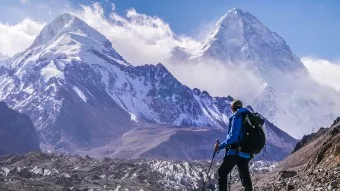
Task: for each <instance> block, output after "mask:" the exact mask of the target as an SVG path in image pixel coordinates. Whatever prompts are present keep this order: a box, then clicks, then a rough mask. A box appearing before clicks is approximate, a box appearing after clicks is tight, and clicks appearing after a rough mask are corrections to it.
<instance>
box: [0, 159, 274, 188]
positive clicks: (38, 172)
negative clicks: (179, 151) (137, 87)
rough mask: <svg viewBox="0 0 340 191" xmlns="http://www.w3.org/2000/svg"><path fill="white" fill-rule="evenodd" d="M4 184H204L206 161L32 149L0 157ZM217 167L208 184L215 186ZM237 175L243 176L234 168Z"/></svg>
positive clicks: (259, 169)
mask: <svg viewBox="0 0 340 191" xmlns="http://www.w3.org/2000/svg"><path fill="white" fill-rule="evenodd" d="M274 165H275V164H273V163H266V162H255V163H252V164H251V171H252V172H253V173H254V174H257V173H263V172H268V171H270V170H271V169H272V168H273V166H274ZM0 166H1V168H0V190H10V191H12V190H13V191H17V190H25V191H40V190H41V191H45V190H96V191H97V190H98V191H99V190H129V191H140V190H150V191H160V190H169V191H193V190H197V191H198V190H202V185H203V180H204V181H207V174H206V173H207V172H206V170H207V168H208V166H209V162H208V161H195V162H178V161H167V160H141V159H136V160H126V159H110V158H105V159H102V160H96V159H92V158H91V157H85V158H82V157H76V156H67V155H62V154H45V153H30V154H27V155H23V156H11V157H4V158H0ZM216 168H217V165H216V163H214V165H213V167H212V171H211V181H210V182H209V183H208V184H207V186H209V187H215V188H216V183H217V182H216V174H215V172H216ZM232 179H233V181H239V178H238V176H237V174H236V173H233V177H232Z"/></svg>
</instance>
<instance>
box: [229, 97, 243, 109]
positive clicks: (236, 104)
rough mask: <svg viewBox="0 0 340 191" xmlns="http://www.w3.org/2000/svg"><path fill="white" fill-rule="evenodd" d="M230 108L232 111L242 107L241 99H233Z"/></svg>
mask: <svg viewBox="0 0 340 191" xmlns="http://www.w3.org/2000/svg"><path fill="white" fill-rule="evenodd" d="M230 105H231V109H232V110H234V111H237V110H238V109H240V108H242V107H243V104H242V101H240V100H234V101H233V102H231V104H230Z"/></svg>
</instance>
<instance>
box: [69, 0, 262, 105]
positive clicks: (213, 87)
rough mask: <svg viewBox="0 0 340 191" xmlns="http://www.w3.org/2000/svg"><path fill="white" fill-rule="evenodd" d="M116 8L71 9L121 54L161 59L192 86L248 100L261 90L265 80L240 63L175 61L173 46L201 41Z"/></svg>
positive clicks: (138, 60)
mask: <svg viewBox="0 0 340 191" xmlns="http://www.w3.org/2000/svg"><path fill="white" fill-rule="evenodd" d="M114 10H115V7H114V5H112V11H111V12H110V13H109V15H110V16H109V18H106V17H105V16H104V15H105V13H104V9H103V7H102V6H101V4H100V3H94V4H92V5H90V6H85V5H82V6H81V9H80V10H71V13H72V14H74V15H76V16H78V17H79V18H80V19H82V20H84V21H85V22H86V23H88V24H89V25H90V26H91V27H93V28H95V29H96V30H98V31H99V32H100V33H102V34H103V35H105V36H106V37H107V38H108V39H109V40H110V41H111V42H112V45H113V47H114V48H115V49H116V50H117V51H118V52H119V54H121V55H122V56H123V57H124V58H125V59H126V60H127V61H129V62H131V63H132V64H133V65H140V64H157V63H159V62H161V63H163V64H164V65H165V66H166V67H167V68H168V69H169V71H170V72H171V73H172V74H173V75H174V76H175V77H176V78H177V79H179V81H181V82H182V83H183V84H185V85H188V86H189V87H190V88H200V89H202V90H207V91H208V92H209V93H211V95H213V96H216V95H218V96H226V95H229V94H231V95H233V96H234V97H236V98H239V99H242V100H246V102H248V103H251V101H252V100H253V99H254V98H255V96H256V95H258V93H259V92H260V91H261V90H262V89H261V88H262V87H263V82H262V81H261V80H260V79H258V78H257V77H255V74H253V73H252V72H250V71H248V70H247V69H246V67H243V65H242V64H241V63H240V64H237V66H236V65H235V67H229V66H228V67H226V66H225V64H223V63H221V62H218V61H216V60H212V59H204V60H200V61H199V62H195V63H189V62H182V63H179V62H178V61H176V63H175V62H174V61H173V60H171V59H170V56H171V51H172V50H173V48H174V47H176V46H179V47H182V48H186V49H193V48H195V47H198V46H199V45H200V42H199V41H197V40H195V39H193V38H191V37H188V36H179V35H176V34H175V33H174V32H173V31H172V30H171V28H170V26H169V24H168V23H166V22H165V21H163V20H162V19H160V18H158V17H151V16H148V15H145V14H141V13H138V12H137V11H136V10H135V9H129V10H127V11H126V15H124V16H121V15H119V14H118V13H117V12H115V11H114ZM213 26H214V24H212V22H211V23H210V24H209V26H208V27H207V26H206V27H200V30H199V31H200V32H197V34H196V35H197V36H196V37H199V38H203V37H205V36H207V35H208V34H209V33H210V32H211V29H212V27H213ZM207 31H209V32H207ZM188 74H190V75H188ZM240 76H243V77H242V78H240ZM250 84H251V85H250Z"/></svg>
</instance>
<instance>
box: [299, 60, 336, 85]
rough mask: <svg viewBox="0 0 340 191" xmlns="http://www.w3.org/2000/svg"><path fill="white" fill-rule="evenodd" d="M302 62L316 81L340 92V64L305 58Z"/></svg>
mask: <svg viewBox="0 0 340 191" xmlns="http://www.w3.org/2000/svg"><path fill="white" fill-rule="evenodd" d="M301 61H302V63H303V64H304V65H305V67H306V68H307V69H308V71H309V73H310V74H311V75H312V77H313V78H314V79H315V80H316V81H318V82H319V83H320V84H322V85H325V86H329V87H332V88H334V89H335V90H337V91H339V92H340V83H339V82H340V63H334V62H330V61H328V60H323V59H315V58H311V57H303V58H301Z"/></svg>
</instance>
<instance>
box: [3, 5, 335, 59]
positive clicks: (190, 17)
mask: <svg viewBox="0 0 340 191" xmlns="http://www.w3.org/2000/svg"><path fill="white" fill-rule="evenodd" d="M94 2H100V3H101V5H102V6H103V8H104V11H105V12H106V14H107V15H106V16H108V15H109V12H108V11H109V10H110V9H112V7H111V4H112V3H113V4H114V7H115V11H116V12H117V13H118V14H120V15H124V14H125V13H126V11H127V10H128V9H131V8H133V9H135V10H136V11H137V12H139V13H143V14H146V15H149V16H155V17H159V18H161V19H162V20H163V21H164V22H166V23H168V24H169V25H170V26H171V29H172V31H173V32H174V33H176V34H179V35H188V36H191V37H193V38H203V37H204V34H202V32H201V31H202V30H204V29H208V28H209V27H211V26H213V24H214V23H215V22H216V21H217V19H218V18H219V17H221V16H223V14H225V13H226V12H227V11H228V10H230V9H232V8H235V7H236V8H240V9H244V10H247V11H249V12H251V13H252V14H253V15H255V16H256V17H257V18H259V20H260V21H261V22H263V23H264V24H265V26H267V27H269V28H270V29H271V30H272V31H274V32H277V33H278V34H279V35H281V36H282V37H283V38H284V39H285V40H286V41H287V43H288V45H289V46H290V47H291V49H292V51H293V52H294V53H295V54H296V55H297V56H300V57H305V56H310V57H316V58H321V59H326V60H331V61H335V60H340V48H339V44H340V36H339V35H338V34H339V31H340V12H339V11H338V10H339V8H340V1H337V0H328V1H309V0H284V1H281V0H277V1H271V0H258V1H252V0H214V1H213V3H212V1H203V0H202V1H197V0H171V1H155V0H143V1H140V0H99V1H93V0H1V2H0V22H1V23H2V24H8V25H15V24H17V23H19V22H22V21H23V20H24V19H25V18H29V19H31V20H33V21H37V22H40V23H48V22H50V21H51V20H53V18H55V17H56V16H57V15H59V14H61V13H63V12H67V10H69V9H80V6H81V4H82V5H91V4H93V3H94ZM26 22H28V21H26ZM33 32H34V31H33ZM0 51H1V49H0ZM7 54H13V53H7Z"/></svg>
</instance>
